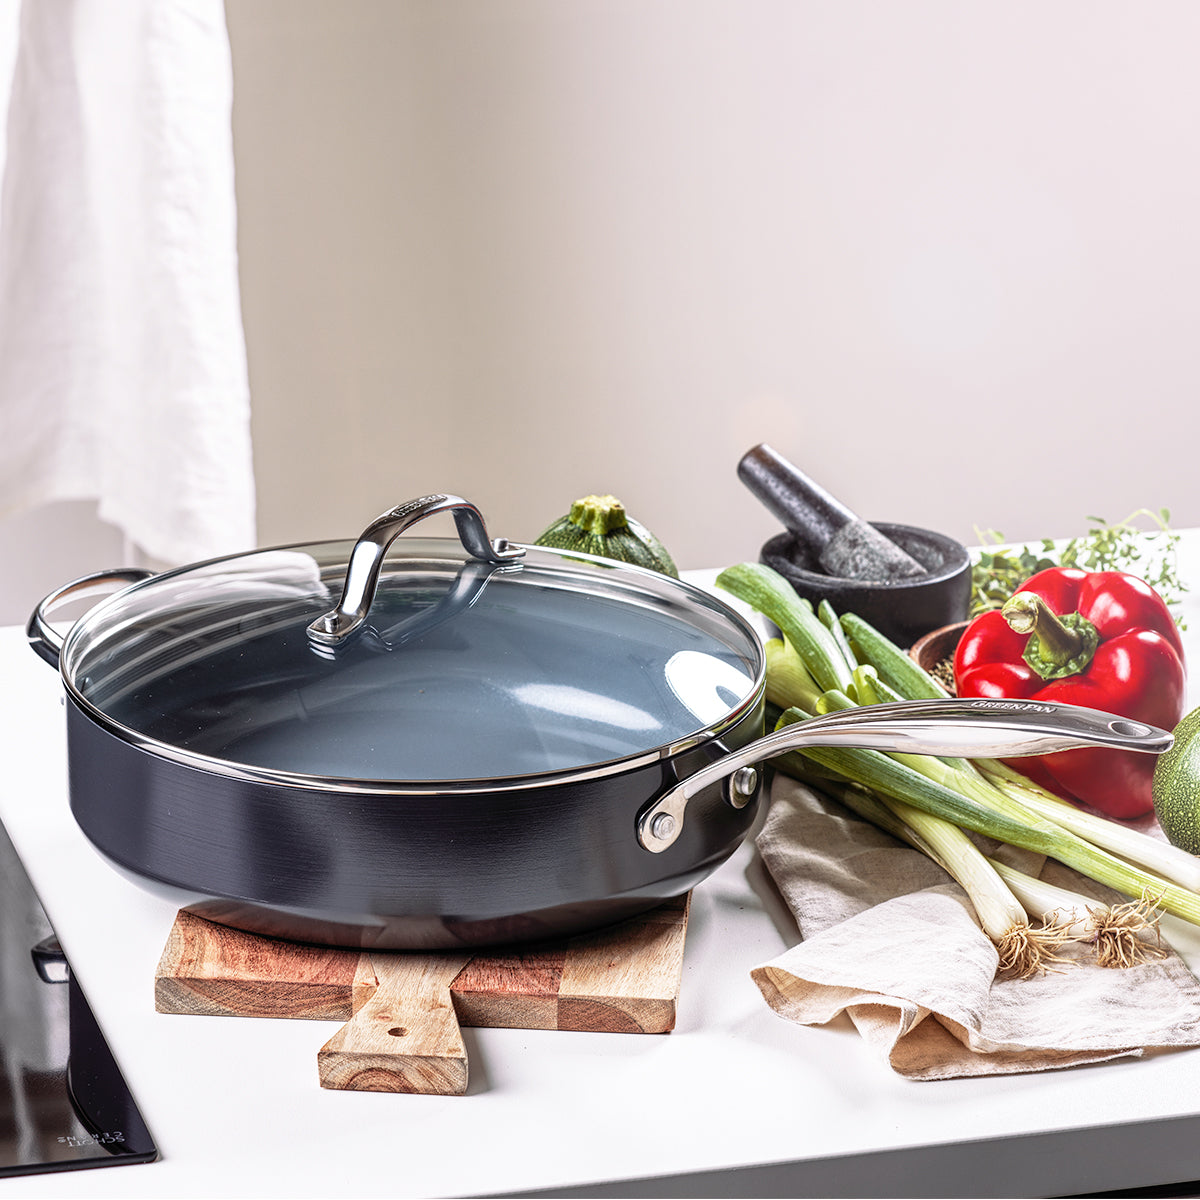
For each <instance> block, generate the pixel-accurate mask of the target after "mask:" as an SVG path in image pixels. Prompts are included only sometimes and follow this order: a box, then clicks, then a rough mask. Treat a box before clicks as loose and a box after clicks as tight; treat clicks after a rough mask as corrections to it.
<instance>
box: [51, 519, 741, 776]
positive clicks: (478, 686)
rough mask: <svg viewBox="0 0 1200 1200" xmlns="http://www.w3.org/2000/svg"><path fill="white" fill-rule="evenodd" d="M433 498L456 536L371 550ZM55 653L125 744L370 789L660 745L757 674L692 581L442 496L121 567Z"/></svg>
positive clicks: (704, 725) (727, 709)
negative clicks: (507, 528)
mask: <svg viewBox="0 0 1200 1200" xmlns="http://www.w3.org/2000/svg"><path fill="white" fill-rule="evenodd" d="M414 505H416V506H417V507H416V508H415V509H414ZM443 509H447V510H449V511H453V512H454V515H455V518H456V521H457V523H458V527H459V533H460V537H461V538H462V541H463V545H462V546H460V545H459V544H458V543H456V542H454V541H453V540H449V539H441V540H434V539H417V538H405V539H403V540H402V541H400V542H397V543H396V545H395V546H393V547H392V548H391V550H390V551H389V549H388V547H389V545H390V543H391V540H392V538H394V537H395V536H396V533H397V532H399V529H403V528H407V526H408V525H410V524H412V523H413V521H414V520H418V519H420V518H421V517H422V516H426V515H428V513H429V511H442V510H443ZM414 512H416V514H417V515H415V516H414V515H413V513H414ZM381 523H382V527H381ZM397 525H398V526H399V529H397V528H395V526H397ZM385 553H386V554H387V557H386V560H385V559H384V554H385ZM485 556H486V557H485ZM62 664H63V675H64V678H65V679H66V681H67V683H68V686H69V687H70V688H72V690H73V691H74V692H75V694H76V695H77V696H78V697H79V698H80V699H81V700H82V701H83V702H84V704H85V705H87V706H90V708H92V709H93V710H94V711H95V712H97V713H98V714H100V716H101V717H102V718H103V720H104V722H105V723H108V724H110V725H114V726H116V727H118V729H119V731H120V732H124V733H126V734H128V733H132V734H133V735H136V738H137V740H139V741H143V742H147V741H148V742H149V743H150V744H151V745H152V746H153V744H157V745H158V746H160V747H162V746H165V747H169V748H170V749H171V751H172V752H175V753H179V752H182V753H183V754H184V755H185V756H192V755H195V756H200V757H201V758H202V759H203V760H206V761H207V763H208V765H212V764H213V760H216V762H218V763H225V764H232V765H234V766H235V767H237V768H239V769H245V770H248V771H249V772H250V773H251V774H255V775H259V774H261V775H263V776H266V777H274V776H288V777H295V776H305V777H320V778H322V779H325V780H346V781H370V782H372V783H374V784H385V783H389V782H397V783H402V782H411V783H416V784H425V783H437V782H449V781H454V780H460V781H464V780H472V781H478V780H487V779H500V778H510V777H519V776H527V775H538V774H543V773H547V772H550V773H557V772H564V771H571V770H575V769H578V768H585V767H595V766H598V765H599V764H605V763H613V762H616V761H619V760H623V759H627V758H630V757H633V756H638V755H643V754H645V753H647V752H650V751H659V750H664V749H666V748H668V747H669V746H671V745H672V744H674V743H678V742H683V741H686V740H688V739H691V738H695V737H697V736H698V735H704V734H705V733H706V732H707V731H710V730H712V729H713V727H717V726H721V725H723V724H724V723H725V722H727V721H728V720H730V719H731V718H733V717H734V716H735V715H738V714H739V710H740V709H741V708H742V706H743V705H745V704H746V703H747V702H748V701H750V700H751V699H752V698H753V697H754V696H755V694H756V691H757V688H758V686H759V684H760V682H761V650H760V647H759V643H758V639H757V637H756V635H755V634H754V632H753V630H751V629H750V627H749V626H748V625H746V623H745V622H743V621H742V620H741V619H740V618H739V617H738V616H737V615H736V614H734V613H733V612H732V611H731V610H730V609H728V608H727V607H726V606H725V605H723V604H722V603H721V602H720V601H719V600H717V599H715V598H714V597H711V596H708V595H707V594H705V593H704V592H702V591H700V590H699V589H696V588H693V587H690V586H689V585H687V584H683V583H680V582H679V581H678V580H674V579H668V578H667V577H666V576H660V575H657V574H655V573H653V572H650V571H643V570H640V569H637V568H630V567H627V566H625V565H623V564H617V563H613V562H610V561H608V560H605V559H597V558H591V557H589V556H582V555H580V556H574V555H569V554H566V553H564V552H561V551H555V550H544V549H541V548H536V547H522V546H513V545H510V544H509V543H506V542H502V541H497V542H489V541H488V540H487V538H486V536H485V535H484V532H483V524H482V520H481V519H480V518H478V513H477V510H475V509H474V508H473V506H467V505H466V502H465V501H461V500H459V499H458V498H457V497H444V496H442V497H423V498H422V500H421V501H418V502H413V504H410V505H404V506H401V507H400V508H398V509H395V510H392V512H391V513H388V514H385V515H384V517H381V518H380V519H379V521H377V522H375V523H374V524H373V525H372V526H371V527H370V528H369V529H368V530H367V531H366V532H365V533H364V534H363V536H362V537H361V538H360V539H359V540H358V542H356V543H350V542H334V543H325V544H320V545H311V546H300V547H290V548H285V549H279V550H264V551H257V552H254V553H251V554H247V555H243V556H239V557H235V558H228V559H221V560H215V561H213V562H209V563H203V564H200V565H198V566H194V567H188V568H182V569H180V570H178V571H172V572H167V573H165V574H163V575H158V576H154V577H153V578H151V579H149V580H147V581H145V582H143V583H139V584H135V585H134V586H132V587H130V588H127V589H125V591H123V592H121V593H119V594H118V595H116V596H113V597H111V598H110V599H109V600H108V601H106V602H104V603H102V604H100V605H98V606H97V607H96V608H94V609H92V610H91V611H90V612H89V613H88V614H87V615H86V616H85V617H84V618H82V619H81V620H80V621H78V622H77V623H76V625H75V626H74V627H73V629H72V630H71V633H70V635H69V636H68V638H67V639H66V642H65V644H64V646H63V655H62ZM200 765H205V764H204V763H201V764H200Z"/></svg>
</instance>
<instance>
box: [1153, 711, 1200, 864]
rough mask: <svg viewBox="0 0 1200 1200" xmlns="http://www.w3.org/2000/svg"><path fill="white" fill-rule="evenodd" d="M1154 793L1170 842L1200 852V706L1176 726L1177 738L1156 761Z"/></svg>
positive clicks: (1159, 815) (1158, 812)
mask: <svg viewBox="0 0 1200 1200" xmlns="http://www.w3.org/2000/svg"><path fill="white" fill-rule="evenodd" d="M1151 794H1152V795H1153V798H1154V812H1155V815H1156V816H1157V817H1158V823H1159V824H1160V825H1161V826H1162V831H1163V833H1165V834H1166V835H1167V841H1169V842H1170V843H1171V845H1172V846H1178V847H1179V848H1180V849H1181V850H1186V851H1187V852H1188V853H1189V854H1200V708H1196V709H1193V710H1192V711H1191V712H1190V713H1188V714H1187V716H1185V717H1184V718H1183V720H1182V721H1180V722H1179V724H1178V725H1176V726H1175V741H1174V742H1173V743H1172V744H1171V748H1170V749H1169V750H1167V751H1165V752H1164V753H1163V754H1160V755H1159V756H1158V761H1157V762H1156V763H1155V764H1154V784H1153V787H1152V789H1151Z"/></svg>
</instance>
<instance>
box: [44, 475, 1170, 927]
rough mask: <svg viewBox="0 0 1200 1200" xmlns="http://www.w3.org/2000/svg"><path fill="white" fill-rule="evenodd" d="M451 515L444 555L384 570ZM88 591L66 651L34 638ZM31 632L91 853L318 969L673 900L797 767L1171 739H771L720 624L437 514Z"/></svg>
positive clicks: (865, 722)
mask: <svg viewBox="0 0 1200 1200" xmlns="http://www.w3.org/2000/svg"><path fill="white" fill-rule="evenodd" d="M440 512H450V513H452V514H453V516H454V519H455V524H456V527H457V531H458V535H459V538H458V540H455V539H453V538H442V539H429V538H416V537H407V538H403V539H401V540H400V541H399V542H397V543H396V544H395V546H394V547H393V546H392V542H393V539H395V538H396V537H397V535H398V534H400V533H401V532H402V531H403V530H405V529H407V528H408V527H409V526H411V525H412V524H413V523H414V522H416V521H419V520H421V519H423V518H424V517H427V516H429V515H431V514H433V513H440ZM389 547H391V548H390V549H389ZM385 555H386V558H385ZM98 592H103V593H107V594H106V595H104V597H103V598H102V599H101V600H99V601H98V602H97V603H95V604H94V605H93V606H92V607H91V608H89V609H88V610H87V611H86V612H85V613H84V614H83V615H82V616H81V617H79V618H78V619H77V620H75V621H74V623H73V624H72V625H71V626H70V628H69V630H68V631H67V633H66V635H65V637H64V636H62V635H61V634H60V633H59V632H58V629H57V628H56V627H55V626H54V625H52V624H51V618H52V617H53V616H54V614H55V613H61V612H62V610H63V608H64V606H65V605H66V603H67V602H68V601H72V600H76V599H78V598H80V597H89V598H90V596H93V595H95V594H96V593H98ZM28 633H29V638H30V642H31V644H32V646H33V648H34V649H35V650H36V651H37V653H39V654H40V655H41V656H42V657H43V658H45V659H46V660H47V661H49V662H50V663H52V664H54V665H55V666H56V667H57V668H58V670H59V671H60V674H61V677H62V680H63V684H64V687H65V691H66V699H67V704H66V710H67V744H68V766H69V790H70V803H71V808H72V812H73V813H74V816H75V819H76V820H77V821H78V823H79V825H80V827H81V828H82V830H83V832H84V833H85V834H86V835H87V837H88V838H89V839H90V840H91V842H92V843H93V844H94V845H95V847H96V848H97V849H98V850H99V851H100V852H101V853H102V854H103V855H104V856H106V857H107V858H108V859H109V860H110V861H111V862H112V863H113V864H114V865H115V866H116V867H117V868H118V869H120V870H122V871H124V872H126V873H127V874H129V875H130V876H131V877H132V878H133V879H134V880H135V881H137V882H138V883H140V884H142V885H143V886H146V887H149V888H151V889H152V890H156V891H158V892H160V893H162V894H164V895H166V896H168V897H169V898H170V899H171V900H172V901H173V902H175V903H177V904H178V905H179V906H180V907H186V908H189V909H190V910H191V911H193V912H196V913H199V914H200V915H202V916H206V917H208V918H210V919H212V920H216V921H219V922H222V923H225V924H228V925H233V926H236V927H238V928H242V929H247V930H250V931H253V932H260V933H267V934H272V935H275V936H282V937H288V938H294V939H297V940H302V941H311V942H318V943H324V944H329V945H347V946H375V947H378V948H381V949H382V948H387V949H418V948H420V949H437V948H450V947H461V946H478V945H488V944H499V943H510V942H516V941H527V940H531V939H536V938H543V937H547V936H551V935H560V934H565V933H570V932H576V931H580V930H584V929H588V928H594V927H598V926H601V925H604V924H607V923H609V922H612V921H616V920H619V919H621V918H624V917H627V916H631V915H633V914H634V913H636V912H638V911H642V910H645V909H647V908H650V907H652V906H654V905H656V904H659V903H662V902H663V901H664V900H667V899H669V898H671V897H672V896H677V895H680V894H681V893H683V892H685V891H687V890H688V889H690V888H692V887H693V886H694V885H696V884H697V883H699V882H700V881H701V880H702V879H703V878H705V876H707V875H708V874H709V873H711V872H712V871H713V870H714V869H715V868H716V867H717V866H719V865H720V864H721V863H722V862H723V861H724V860H725V859H726V858H728V857H729V855H730V854H732V853H733V851H734V850H735V849H736V848H737V846H738V844H739V843H740V842H741V840H742V839H743V838H744V836H745V835H746V833H747V831H748V829H749V828H750V825H751V824H752V822H753V819H754V813H755V807H756V805H757V802H758V799H759V796H760V792H761V789H762V779H761V776H762V772H761V770H760V769H759V767H758V766H757V764H760V763H761V762H763V760H765V759H768V758H770V757H771V756H773V755H775V754H778V753H781V752H782V751H783V750H785V749H789V748H797V747H802V746H804V745H812V744H840V745H844V746H863V747H874V748H878V749H905V750H909V751H914V752H918V753H919V752H927V753H934V754H966V755H988V756H992V755H1000V754H1003V755H1005V756H1011V755H1019V754H1024V753H1045V752H1048V751H1051V750H1055V749H1064V748H1067V747H1068V746H1073V745H1078V744H1092V745H1102V746H1113V747H1118V748H1122V749H1135V750H1145V751H1147V752H1159V751H1162V750H1164V749H1165V748H1166V747H1167V746H1168V745H1169V744H1170V741H1171V738H1170V735H1169V734H1168V733H1165V732H1164V731H1162V730H1159V729H1153V728H1151V727H1149V726H1145V725H1139V724H1136V723H1133V722H1129V721H1123V720H1118V719H1116V718H1114V717H1112V716H1111V715H1109V714H1105V713H1099V712H1094V711H1091V710H1087V709H1080V708H1068V707H1065V706H1058V707H1056V706H1051V705H1043V704H1036V705H1035V704H1024V703H1021V704H1012V703H1007V702H991V701H946V702H941V701H918V702H913V703H908V704H899V705H891V704H889V705H877V706H874V707H872V708H864V709H859V710H856V711H852V712H849V713H836V714H831V715H829V716H826V717H821V718H816V719H814V720H811V721H808V722H804V723H803V724H801V725H795V726H791V727H789V728H788V729H786V730H782V731H779V732H777V733H772V734H770V735H768V736H765V737H764V736H763V696H764V654H763V649H762V645H761V642H760V639H759V637H758V635H757V634H756V632H755V631H754V629H753V628H752V627H751V626H750V625H749V624H748V623H747V622H746V621H745V620H744V619H743V618H742V616H741V615H739V613H738V612H736V611H735V610H734V609H733V608H731V607H729V606H728V605H726V604H724V603H723V602H722V601H721V600H719V599H717V598H715V597H713V596H711V595H709V594H708V593H706V592H704V591H702V590H701V589H699V588H696V587H693V586H691V585H690V584H688V583H685V582H681V581H679V580H676V579H670V578H668V577H666V576H664V575H659V574H657V573H654V572H651V571H646V570H642V569H640V568H637V567H631V566H627V565H625V564H621V563H615V562H612V561H610V560H608V559H602V558H595V557H591V556H587V555H580V554H572V553H568V552H563V551H556V550H548V549H544V548H541V547H535V546H524V545H517V544H513V543H509V542H506V541H504V540H502V539H498V540H495V541H493V540H491V539H490V538H489V536H488V533H487V530H486V527H485V525H484V521H483V518H482V517H481V516H480V513H479V510H478V509H477V508H476V507H475V506H474V505H472V504H469V503H468V502H467V501H465V500H462V499H461V498H459V497H456V496H447V495H434V496H423V497H421V498H419V499H417V500H414V501H411V502H409V503H407V504H403V505H400V506H399V507H397V508H395V509H392V510H391V511H390V512H388V513H385V514H384V515H383V516H382V517H380V518H378V519H377V520H376V521H374V522H373V523H372V524H371V525H370V526H369V527H368V528H367V529H366V530H365V531H364V533H363V534H362V536H361V537H360V538H359V539H358V540H357V541H356V542H349V541H346V542H331V543H314V544H308V545H296V546H287V547H279V548H274V549H268V550H257V551H253V552H251V553H247V554H243V555H237V556H233V557H227V558H221V559H213V560H210V561H207V562H203V563H198V564H194V565H191V566H187V567H182V568H180V569H178V570H172V571H166V572H163V573H160V574H156V575H150V574H148V573H146V572H137V571H127V570H114V571H109V572H105V573H103V574H101V575H97V576H89V577H87V578H85V579H81V580H76V581H75V582H73V583H70V584H67V585H66V586H65V587H63V588H60V589H58V590H57V591H55V592H53V593H52V594H51V595H49V596H47V597H46V598H45V599H44V600H43V601H42V602H41V604H39V605H38V607H37V609H36V610H35V612H34V613H33V615H32V617H31V618H30V622H29V629H28Z"/></svg>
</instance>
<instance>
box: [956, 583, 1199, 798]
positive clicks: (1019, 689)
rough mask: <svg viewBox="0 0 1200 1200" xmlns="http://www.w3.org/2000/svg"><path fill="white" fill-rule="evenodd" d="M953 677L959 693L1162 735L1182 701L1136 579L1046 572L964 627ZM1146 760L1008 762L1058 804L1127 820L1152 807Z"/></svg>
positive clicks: (1164, 630)
mask: <svg viewBox="0 0 1200 1200" xmlns="http://www.w3.org/2000/svg"><path fill="white" fill-rule="evenodd" d="M954 681H955V686H956V688H957V691H958V694H959V695H960V696H964V697H989V698H1006V699H1020V700H1050V701H1056V702H1058V703H1060V704H1078V705H1082V706H1085V707H1087V708H1098V709H1101V710H1103V711H1104V712H1111V713H1116V714H1117V715H1119V716H1122V717H1128V718H1129V719H1130V720H1134V721H1144V722H1145V723H1147V724H1149V725H1158V726H1160V727H1161V728H1163V729H1173V728H1174V727H1175V726H1176V725H1177V724H1178V723H1179V720H1180V718H1181V717H1182V716H1183V707H1184V699H1185V682H1186V674H1185V668H1184V659H1183V642H1182V640H1181V638H1180V636H1179V630H1178V628H1177V627H1176V625H1175V622H1174V621H1173V620H1172V618H1171V614H1170V612H1169V611H1168V610H1167V606H1166V604H1165V603H1164V602H1163V600H1162V598H1161V597H1160V596H1159V595H1158V593H1157V592H1155V591H1154V589H1153V588H1152V587H1151V586H1150V585H1149V584H1148V583H1145V582H1144V581H1143V580H1141V579H1138V578H1137V577H1136V576H1134V575H1127V574H1125V573H1124V572H1122V571H1081V570H1076V569H1074V568H1067V567H1052V568H1050V569H1049V570H1046V571H1040V572H1039V573H1038V574H1036V575H1034V576H1032V577H1031V578H1029V579H1027V580H1026V581H1025V583H1024V584H1022V585H1021V587H1020V588H1018V589H1017V591H1016V592H1014V593H1013V595H1012V596H1011V597H1010V598H1009V600H1008V601H1007V603H1006V604H1005V605H1004V607H1003V608H1002V609H996V610H993V611H991V612H986V613H983V614H981V615H980V616H978V617H976V618H975V620H974V621H972V622H971V624H970V625H969V626H968V627H967V630H966V632H965V633H964V634H963V637H962V640H961V641H960V642H959V644H958V649H957V651H956V652H955V655H954ZM1154 762H1155V759H1154V756H1153V755H1149V754H1138V753H1136V752H1135V751H1131V750H1105V749H1097V748H1092V747H1086V748H1080V749H1078V750H1062V751H1059V752H1057V753H1054V754H1045V755H1041V756H1039V757H1031V758H1015V759H1013V760H1011V765H1012V766H1013V767H1015V768H1017V770H1019V771H1021V772H1023V773H1024V774H1025V775H1027V776H1029V777H1030V778H1031V779H1033V780H1034V781H1035V782H1037V783H1040V784H1041V785H1042V786H1044V787H1047V788H1048V789H1049V790H1051V791H1053V792H1055V793H1057V794H1058V795H1060V796H1066V797H1067V798H1068V799H1072V800H1076V801H1079V802H1082V803H1083V804H1086V805H1089V806H1090V807H1092V808H1095V809H1097V810H1098V811H1100V812H1103V813H1105V814H1106V815H1108V816H1110V817H1118V818H1121V819H1130V818H1133V817H1139V816H1143V815H1145V814H1146V813H1148V812H1150V811H1151V809H1152V808H1153V802H1152V799H1151V794H1150V784H1151V780H1152V777H1153V775H1154Z"/></svg>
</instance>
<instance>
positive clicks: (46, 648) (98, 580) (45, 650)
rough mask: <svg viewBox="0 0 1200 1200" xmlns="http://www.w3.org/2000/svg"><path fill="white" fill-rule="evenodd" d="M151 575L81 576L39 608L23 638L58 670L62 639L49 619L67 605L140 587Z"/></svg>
mask: <svg viewBox="0 0 1200 1200" xmlns="http://www.w3.org/2000/svg"><path fill="white" fill-rule="evenodd" d="M153 574H154V572H153V571H147V570H144V569H143V568H141V567H115V568H113V569H111V570H108V571H97V572H96V573H95V574H94V575H84V576H83V577H82V578H80V579H75V580H72V581H71V582H70V583H67V584H64V585H63V586H62V587H60V588H57V589H56V590H55V591H53V592H51V593H50V594H49V595H48V596H46V597H45V598H44V599H43V600H42V601H41V603H40V604H38V606H37V608H35V609H34V610H33V613H32V615H31V616H30V618H29V623H28V624H27V625H26V626H25V636H26V637H27V638H28V639H29V644H30V646H31V647H32V648H33V651H34V653H35V654H36V655H37V656H38V657H39V658H44V659H45V660H46V662H48V663H49V664H50V665H51V666H52V667H55V668H57V667H58V657H59V654H60V653H61V651H62V645H63V637H62V635H61V634H60V633H59V632H58V630H57V629H55V628H54V626H53V625H51V624H50V618H51V616H52V615H53V614H54V613H55V612H56V611H57V610H58V609H60V608H62V607H63V605H65V604H67V603H69V602H70V601H74V600H83V599H85V598H87V597H88V596H99V595H103V594H105V593H108V592H113V591H117V590H119V589H120V588H123V587H127V586H128V585H129V584H131V583H141V582H142V580H143V579H149V578H150V577H151V576H152V575H153Z"/></svg>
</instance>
